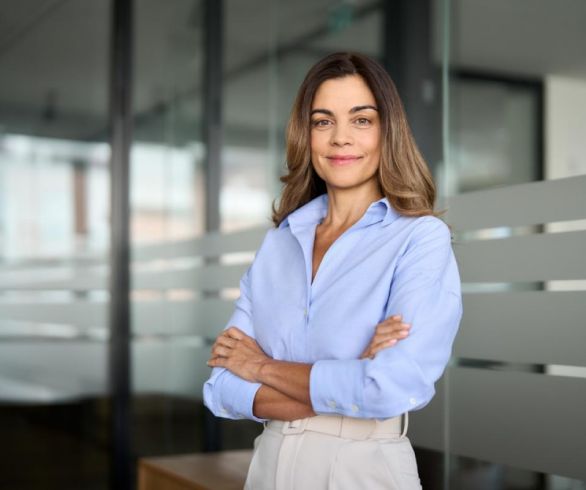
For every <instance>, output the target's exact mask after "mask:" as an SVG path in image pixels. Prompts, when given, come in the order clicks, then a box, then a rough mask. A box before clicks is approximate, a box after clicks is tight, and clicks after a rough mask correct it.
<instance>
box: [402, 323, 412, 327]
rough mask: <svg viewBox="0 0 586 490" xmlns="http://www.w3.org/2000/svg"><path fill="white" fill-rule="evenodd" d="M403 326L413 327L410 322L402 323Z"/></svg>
mask: <svg viewBox="0 0 586 490" xmlns="http://www.w3.org/2000/svg"><path fill="white" fill-rule="evenodd" d="M401 327H403V328H411V324H410V323H401Z"/></svg>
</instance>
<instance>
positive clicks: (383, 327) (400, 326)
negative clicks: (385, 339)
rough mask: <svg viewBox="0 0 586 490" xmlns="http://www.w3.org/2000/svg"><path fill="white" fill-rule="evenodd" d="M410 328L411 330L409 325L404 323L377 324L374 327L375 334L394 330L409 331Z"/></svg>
mask: <svg viewBox="0 0 586 490" xmlns="http://www.w3.org/2000/svg"><path fill="white" fill-rule="evenodd" d="M410 328H411V324H410V323H404V322H394V323H392V324H385V323H379V324H378V325H377V326H376V328H375V331H376V332H391V331H394V330H409V329H410Z"/></svg>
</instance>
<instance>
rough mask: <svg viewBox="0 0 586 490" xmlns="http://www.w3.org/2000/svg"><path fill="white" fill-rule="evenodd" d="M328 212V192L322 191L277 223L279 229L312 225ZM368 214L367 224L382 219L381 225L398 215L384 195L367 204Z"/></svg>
mask: <svg viewBox="0 0 586 490" xmlns="http://www.w3.org/2000/svg"><path fill="white" fill-rule="evenodd" d="M327 213H328V194H327V193H324V194H321V195H319V196H317V197H315V198H313V199H312V200H311V201H309V202H308V203H306V204H304V205H303V206H301V207H300V208H297V209H296V210H295V211H293V212H292V213H289V214H288V215H287V217H286V218H285V219H284V220H283V221H281V223H280V224H279V229H281V228H285V227H286V226H287V225H289V226H291V225H292V224H293V225H314V224H317V223H319V222H321V220H322V219H323V218H325V216H326V215H327ZM366 215H368V216H369V217H368V219H367V224H373V223H377V222H379V221H382V226H387V225H389V224H390V223H392V222H393V221H394V220H395V219H397V218H398V217H399V213H398V212H397V211H396V210H395V208H393V206H392V205H391V203H389V200H388V199H387V198H386V197H383V198H381V199H379V200H378V201H374V202H372V203H371V204H370V206H368V209H367V210H366V212H365V213H364V215H363V217H362V218H361V219H364V216H366Z"/></svg>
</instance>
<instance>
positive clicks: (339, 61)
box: [272, 52, 442, 226]
mask: <svg viewBox="0 0 586 490" xmlns="http://www.w3.org/2000/svg"><path fill="white" fill-rule="evenodd" d="M350 75H359V76H361V77H362V78H363V80H364V81H365V82H366V84H367V85H368V87H369V88H370V90H371V92H372V94H373V95H374V99H375V101H376V105H377V108H378V113H379V117H380V121H381V159H380V164H379V167H378V174H377V178H378V183H379V185H380V188H381V191H382V193H383V194H384V195H385V196H386V197H387V199H388V200H389V202H390V203H391V205H392V206H393V207H394V208H395V209H396V210H397V212H398V213H400V214H402V215H405V216H425V215H433V216H438V215H440V214H442V213H441V212H435V211H434V209H433V208H434V203H435V196H436V190H435V184H434V182H433V177H432V175H431V172H430V171H429V168H428V166H427V164H426V163H425V161H424V159H423V157H422V156H421V153H420V152H419V149H418V148H417V145H416V143H415V140H414V138H413V134H412V133H411V129H410V127H409V123H408V122H407V116H406V115H405V110H404V108H403V104H402V102H401V99H400V98H399V94H398V92H397V88H396V87H395V84H394V83H393V80H392V79H391V77H390V76H389V74H388V73H387V72H386V71H385V69H384V68H383V67H382V65H380V64H379V63H378V62H377V61H375V60H373V59H372V58H369V57H368V56H365V55H363V54H360V53H355V52H339V53H333V54H330V55H328V56H326V57H325V58H323V59H321V60H320V61H318V62H317V63H316V64H315V65H313V66H312V67H311V69H310V70H309V72H308V73H307V75H306V76H305V79H304V80H303V82H302V83H301V86H300V87H299V91H298V92H297V96H296V98H295V102H294V103H293V107H292V110H291V115H290V117H289V122H288V125H287V132H286V146H287V169H288V173H287V174H286V175H283V176H281V177H280V181H281V182H282V183H283V184H284V187H283V190H282V193H281V199H280V202H279V206H278V208H276V207H275V201H273V204H272V221H273V223H274V224H275V226H279V224H280V223H281V222H282V221H283V220H284V219H285V218H286V216H287V215H288V214H290V213H292V212H293V211H295V210H296V209H298V208H300V207H301V206H303V205H304V204H307V203H308V202H309V201H311V200H312V199H313V198H315V197H317V196H319V195H321V194H323V193H325V192H326V191H327V189H326V184H325V182H324V181H323V179H322V178H321V177H320V176H319V175H318V174H317V173H316V171H315V170H314V168H313V164H312V162H311V148H310V141H311V140H310V131H311V106H312V104H313V99H314V97H315V94H316V92H317V89H318V88H319V86H320V85H321V84H322V83H323V82H325V81H326V80H330V79H333V78H342V77H346V76H350Z"/></svg>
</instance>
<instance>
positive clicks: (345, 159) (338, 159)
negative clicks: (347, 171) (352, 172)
mask: <svg viewBox="0 0 586 490" xmlns="http://www.w3.org/2000/svg"><path fill="white" fill-rule="evenodd" d="M361 158H362V157H361V156H357V155H332V156H329V157H327V159H328V160H329V162H330V163H331V164H332V165H334V166H337V167H338V166H343V165H351V164H353V163H355V162H357V161H358V160H360V159H361Z"/></svg>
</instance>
